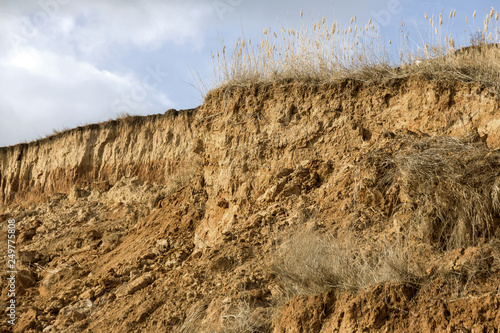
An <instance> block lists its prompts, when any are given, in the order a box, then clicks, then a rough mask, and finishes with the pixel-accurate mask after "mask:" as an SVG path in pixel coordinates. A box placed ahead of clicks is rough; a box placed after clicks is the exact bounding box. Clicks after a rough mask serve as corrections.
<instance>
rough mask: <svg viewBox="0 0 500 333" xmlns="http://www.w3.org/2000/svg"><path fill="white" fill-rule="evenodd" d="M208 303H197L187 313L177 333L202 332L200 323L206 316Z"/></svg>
mask: <svg viewBox="0 0 500 333" xmlns="http://www.w3.org/2000/svg"><path fill="white" fill-rule="evenodd" d="M207 307H208V304H206V303H204V302H201V303H199V304H195V305H194V306H193V307H191V309H190V310H189V312H188V313H187V315H186V318H185V319H184V322H183V323H182V325H181V326H180V327H179V328H178V329H177V330H176V332H177V333H192V332H200V324H201V322H202V320H203V318H204V317H205V314H206V311H207Z"/></svg>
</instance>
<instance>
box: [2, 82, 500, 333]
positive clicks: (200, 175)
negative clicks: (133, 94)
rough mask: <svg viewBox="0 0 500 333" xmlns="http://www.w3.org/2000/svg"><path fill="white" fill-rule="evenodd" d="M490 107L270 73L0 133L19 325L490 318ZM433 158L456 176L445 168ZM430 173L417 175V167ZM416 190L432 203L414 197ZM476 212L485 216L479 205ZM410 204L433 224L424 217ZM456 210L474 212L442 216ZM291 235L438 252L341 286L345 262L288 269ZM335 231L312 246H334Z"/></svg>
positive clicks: (73, 327)
mask: <svg viewBox="0 0 500 333" xmlns="http://www.w3.org/2000/svg"><path fill="white" fill-rule="evenodd" d="M499 106H500V101H499V99H498V98H497V96H496V95H495V94H493V93H492V92H490V91H488V89H487V88H486V87H484V86H482V85H480V84H478V83H463V82H435V81H432V80H430V79H428V78H426V77H423V76H414V77H410V78H404V79H390V80H387V81H381V82H378V83H365V82H360V81H355V80H343V81H340V82H336V83H329V84H304V83H297V82H277V83H274V84H258V85H257V84H256V85H249V86H241V87H232V88H226V89H219V90H215V91H212V92H210V93H209V94H208V96H207V97H206V99H205V102H204V104H203V105H201V106H200V107H198V108H196V109H192V110H181V111H175V110H169V111H167V112H166V113H165V114H163V115H154V116H146V117H126V118H122V119H118V120H113V121H108V122H105V123H101V124H96V125H87V126H82V127H78V128H75V129H72V130H68V131H64V132H62V133H59V134H57V135H54V136H50V137H47V138H45V139H42V140H39V141H35V142H30V143H27V144H20V145H16V146H11V147H4V148H0V188H1V191H0V203H1V204H2V206H1V208H0V217H2V219H3V220H6V219H9V218H14V219H16V221H18V233H19V234H18V240H19V243H18V252H19V253H18V256H19V259H18V261H19V264H18V270H19V272H20V273H19V274H20V275H19V283H20V285H19V296H18V299H19V300H20V306H19V308H18V316H19V318H18V319H19V322H18V325H16V326H15V328H14V329H15V330H17V331H18V332H21V331H24V332H27V331H28V330H29V329H31V330H33V331H42V330H44V332H50V331H58V332H59V331H64V330H66V331H67V332H77V331H87V332H100V331H107V332H127V331H157V330H166V331H178V332H194V331H199V332H211V331H221V332H231V331H234V332H244V331H248V332H261V331H262V332H268V331H273V330H274V332H292V331H301V332H320V331H321V332H331V331H341V332H347V331H357V330H359V329H368V330H370V331H377V332H378V331H380V332H382V331H387V330H390V331H394V332H396V331H397V332H406V331H408V330H409V329H413V330H417V331H447V330H449V329H452V330H453V329H456V330H458V329H460V327H464V328H467V329H472V328H473V327H479V326H481V325H483V326H481V327H483V329H484V330H489V329H490V328H492V327H498V325H499V324H500V322H499V320H500V317H499V316H497V315H496V314H497V313H499V312H498V311H497V310H498V307H499V304H500V303H499V301H500V299H499V298H498V296H497V294H496V291H495V290H496V286H498V281H499V280H500V271H499V267H500V264H499V263H498V262H497V261H498V258H499V256H497V254H496V252H495V250H494V249H495V246H494V243H492V242H494V241H495V240H496V238H495V237H494V234H495V232H496V225H497V220H498V203H497V201H496V199H495V198H496V197H495V195H496V193H497V192H495V191H496V190H495V188H496V187H495V186H496V185H495V184H497V179H499V178H498V177H499V176H500V175H499V173H500V172H499V171H498V170H500V169H498V166H499V165H500V162H499V161H500V156H499V153H498V151H497V150H498V149H499V148H500V133H499V131H498V128H499V125H500V113H499V112H498V110H499ZM426 152H427V153H429V154H427V155H426ZM431 152H432V154H433V155H432V156H431V155H430V153H431ZM408 156H410V157H414V158H415V160H416V161H420V162H418V163H417V162H415V163H416V164H415V163H414V164H410V163H409V162H408V158H409V157H408ZM405 158H406V159H405ZM430 160H432V163H434V164H425V163H427V162H426V161H430ZM438 162H439V163H444V162H446V163H445V164H446V165H448V166H453V167H454V168H453V169H451V167H450V169H449V171H447V172H449V174H452V173H453V175H454V176H453V177H451V176H450V177H447V176H446V175H444V174H443V175H440V171H439V170H441V169H443V166H442V165H441V164H439V163H438ZM405 163H406V164H405ZM419 163H420V164H419ZM429 163H430V162H429ZM424 164H425V165H424ZM445 164H443V165H445ZM414 165H424V167H425V168H423V169H418V168H417V167H414ZM434 165H438V167H437V169H432V168H434V167H435V166H434ZM455 166H456V168H455ZM439 168H441V169H439ZM443 170H444V169H443ZM446 170H448V169H446ZM391 172H393V173H391ZM426 172H427V173H428V177H427V176H425V175H427V174H426ZM454 172H456V174H455V173H454ZM419 173H423V174H424V177H423V178H422V177H421V178H418V179H423V180H419V181H417V180H415V179H417V178H415V177H416V176H415V177H414V178H412V175H416V174H419ZM408 174H410V176H408ZM479 174H481V175H482V176H477V177H476V176H475V175H479ZM438 176H439V177H438ZM432 177H438V178H436V179H437V180H436V181H435V182H432V183H429V184H430V185H429V186H430V187H429V188H427V189H425V190H429V191H430V192H429V193H434V194H435V197H436V198H434V199H433V198H431V196H432V195H429V196H428V197H427V198H422V197H419V196H418V193H417V192H415V191H413V188H414V187H415V186H417V185H418V184H419V182H420V184H422V183H423V182H425V180H426V179H427V178H429V179H430V178H432ZM471 179H473V181H474V183H473V184H472V183H471V182H472V180H471ZM412 182H413V183H412ZM433 184H434V185H433ZM443 184H444V185H443ZM410 185H411V186H410ZM441 185H442V186H443V187H440V186H441ZM412 186H413V187H412ZM432 186H436V187H435V188H434V187H432ZM444 188H446V189H444ZM457 189H459V190H460V191H462V192H460V193H459V194H460V195H461V194H463V193H465V195H466V196H468V198H467V199H461V197H460V195H459V194H457V193H458V192H457V193H455V192H453V191H456V190H457ZM412 191H413V192H412ZM450 191H451V192H450ZM421 192H422V191H421ZM422 193H423V192H422ZM450 193H451V194H450ZM483 196H484V198H488V199H487V200H486V201H485V200H483V199H484V198H483ZM476 197H477V200H476ZM445 199H446V200H445ZM425 200H427V201H425ZM461 200H462V201H461ZM464 200H465V201H464ZM443 202H445V203H444V204H443ZM479 202H485V203H484V205H483V206H484V207H483V206H481V205H480V204H479ZM464 203H467V204H464ZM424 204H425V205H426V207H433V208H432V209H433V210H432V211H430V210H431V209H429V211H425V210H419V208H422V207H423V206H424ZM468 204H470V205H471V207H470V209H469V208H467V209H468V210H467V211H465V210H464V212H463V214H462V212H461V211H460V209H458V210H456V211H457V213H456V214H457V215H456V216H455V215H453V214H455V213H451V211H452V210H453V207H451V208H450V206H454V205H462V206H464V205H465V206H467V205H468ZM445 205H448V206H447V208H445V207H444V206H445ZM416 207H418V208H416ZM447 209H448V210H447ZM479 211H481V212H483V213H484V218H482V219H476V220H474V219H472V218H470V216H469V215H471V214H476V213H477V212H479ZM443 212H444V213H443ZM417 213H418V214H420V215H418V216H420V218H421V219H422V221H424V220H425V221H424V222H425V223H427V224H425V223H424V222H422V224H421V225H418V226H417V227H416V226H415V225H414V224H413V222H414V221H415V220H416V219H415V216H417V215H416V214H417ZM440 214H441V215H440ZM447 214H448V215H450V216H452V217H453V218H455V220H457V221H462V222H463V223H462V222H460V223H462V224H461V225H460V226H459V227H454V226H451V227H449V226H447V227H441V225H440V224H439V223H441V222H443V223H444V222H446V223H448V220H447V217H446V216H447ZM445 215H446V216H445ZM476 215H478V214H476ZM479 215H480V214H479ZM467 216H469V217H467ZM481 216H483V215H481ZM436 221H437V222H436ZM450 223H451V222H450ZM429 225H431V227H429ZM479 227H480V229H481V230H483V231H477V230H478V228H479ZM424 228H427V229H425V230H424ZM460 228H462V229H460ZM416 229H418V230H419V231H418V233H415V234H413V232H414V230H416ZM2 230H6V227H2ZM429 230H430V231H429ZM460 230H464V231H463V232H461V233H460V234H458V233H459V232H460ZM426 232H427V233H426ZM429 232H430V233H431V234H429ZM436 234H439V235H438V236H435V235H436ZM294 235H303V236H300V237H302V238H304V239H309V240H310V243H311V244H312V243H315V244H316V243H317V244H323V243H322V239H324V237H333V239H335V241H334V242H338V243H339V246H340V248H341V249H345V248H346V247H348V241H349V242H351V243H349V244H356V246H355V248H356V250H352V251H353V253H354V252H356V255H355V256H354V257H352V258H360V257H362V256H366V258H371V259H366V262H365V264H366V265H368V266H370V265H372V266H370V267H371V268H372V269H371V271H374V270H375V269H374V267H379V266H380V267H382V266H383V265H382V261H380V259H376V260H375V259H373V258H378V257H380V251H382V249H387V248H388V247H387V244H392V245H394V244H396V243H398V242H399V241H401V239H403V240H404V242H403V243H404V244H407V245H406V247H403V248H402V249H400V250H401V251H402V252H401V253H403V254H401V256H400V257H397V258H399V259H398V260H400V261H399V263H400V264H401V262H408V261H411V262H412V263H413V262H415V263H416V262H420V261H421V259H422V258H427V259H428V260H424V261H425V263H424V264H423V265H424V266H425V267H423V268H422V267H420V268H418V267H413V266H411V265H410V266H411V267H409V266H408V267H406V266H405V267H406V268H405V269H406V271H405V272H406V275H404V274H400V275H398V274H396V273H394V272H395V270H392V271H391V272H392V273H391V274H392V275H391V277H387V278H385V277H384V278H380V277H377V278H374V280H373V281H371V280H370V281H371V282H367V283H360V282H359V281H358V282H356V283H354V284H353V283H347V282H339V281H344V280H342V279H341V278H340V277H335V279H334V280H335V281H337V282H335V283H333V282H332V280H331V279H330V277H332V276H337V275H335V274H337V273H335V274H333V273H328V274H327V273H325V274H326V275H325V276H330V277H328V278H325V280H321V279H320V280H317V277H315V278H313V277H307V276H302V275H300V274H306V273H304V272H301V273H300V274H299V273H297V272H295V271H293V267H291V266H295V267H299V266H300V265H302V264H304V261H301V262H297V263H295V264H293V265H291V266H290V261H291V260H292V258H290V257H289V256H290V253H294V252H293V251H298V250H296V249H295V250H294V248H293V246H294V244H295V246H298V245H297V244H301V245H300V246H305V245H307V244H303V243H300V242H298V241H297V240H296V238H295V236H294ZM311 235H312V236H311ZM405 235H406V238H405ZM448 236H449V237H448ZM459 236H460V237H461V238H460V237H459ZM308 237H312V238H308ZM318 237H319V238H318ZM401 237H402V238H401ZM444 238H446V239H444ZM459 238H460V239H459ZM448 239H453V240H456V242H457V243H453V244H452V243H449V242H447V240H448ZM330 243H331V242H327V243H325V244H330ZM398 244H399V243H398ZM457 244H458V245H457ZM5 246H6V245H3V246H2V251H4V250H5V249H4V247H5ZM328 246H330V245H324V247H322V248H320V249H319V250H318V249H317V250H318V251H319V252H315V253H316V254H315V256H313V257H314V258H316V256H318V257H321V256H325V257H328V256H330V255H333V254H332V253H330V252H329V251H331V249H330V248H329V247H328ZM409 248H412V249H418V251H420V252H418V251H416V250H415V251H416V252H415V251H413V250H412V251H413V252H411V253H410V252H408V251H409ZM391 249H393V250H394V246H392V247H391ZM5 251H6V250H5ZM307 251H308V250H307V249H306V250H304V251H302V250H301V251H299V252H297V253H305V252H307ZM325 251H326V252H325ZM384 251H385V250H384ZM334 252H335V251H334ZM417 252H418V253H417ZM4 253H5V252H4ZM297 253H296V255H294V256H293V260H298V259H297V258H299V259H300V255H299V254H297ZM328 258H329V257H328ZM348 258H351V257H349V256H348ZM352 258H351V259H352ZM478 258H479V259H478ZM485 258H486V259H485ZM2 260H3V261H5V260H6V259H5V258H3V259H2ZM304 260H305V261H307V262H311V257H307V258H305V259H304ZM349 260H350V259H349ZM353 260H354V259H353ZM356 260H357V259H356ZM481 260H483V261H484V260H486V261H487V262H488V264H487V265H486V266H487V268H484V267H483V266H481V263H482V262H483V261H481ZM3 261H2V265H3ZM318 265H319V266H314V267H316V269H315V270H314V271H316V272H317V271H321V270H323V269H325V270H327V269H326V268H325V267H323V266H321V265H323V264H321V265H320V264H318ZM368 266H367V267H368ZM360 267H361V265H360ZM384 267H385V266H384ZM440 267H447V268H446V269H441V268H440ZM471 267H474V269H476V271H474V272H476V273H477V272H479V271H480V274H479V273H477V274H476V273H471V272H472V270H473V269H472V268H471ZM329 269H330V268H329ZM332 269H334V268H332ZM360 269H361V268H360ZM377 269H378V268H377ZM306 271H307V270H306ZM357 272H358V273H357V274H358V275H359V274H362V272H363V271H361V270H360V271H357ZM457 272H458V273H457ZM311 274H313V273H311ZM314 274H315V273H314ZM314 274H313V275H314ZM306 275H307V274H306ZM336 279H339V280H336ZM464 279H465V280H464ZM2 281H5V279H3V280H2ZM377 281H378V282H377ZM2 283H4V282H2ZM358 284H359V285H358ZM341 285H342V287H339V286H341ZM354 285H355V286H354ZM353 286H354V287H353ZM471 286H473V287H471ZM2 287H3V290H5V287H4V285H2ZM458 290H459V291H458ZM384 297H385V298H384ZM7 300H8V298H7V297H6V293H5V292H4V293H3V295H2V301H3V302H6V301H7ZM429 307H430V309H429ZM423 308H426V309H427V310H426V311H422V309H423ZM490 309H495V310H490ZM434 310H436V311H434ZM2 325H3V326H2V327H3V328H4V329H5V330H7V326H6V325H5V324H4V323H2ZM478 325H479V326H478Z"/></svg>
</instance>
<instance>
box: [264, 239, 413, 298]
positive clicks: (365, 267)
mask: <svg viewBox="0 0 500 333" xmlns="http://www.w3.org/2000/svg"><path fill="white" fill-rule="evenodd" d="M360 249H362V247H361V246H360V242H359V241H349V242H347V243H346V244H341V243H340V242H339V241H338V240H337V239H335V238H333V237H330V236H326V235H319V234H316V233H305V234H299V235H296V236H294V237H292V238H291V239H289V240H288V241H287V242H285V243H283V245H282V246H281V247H280V249H279V250H278V251H277V253H276V256H275V259H274V262H273V269H274V271H275V272H276V273H277V275H278V277H279V278H280V281H281V284H282V287H283V291H284V294H285V295H284V296H285V298H290V297H293V296H295V295H300V294H318V293H321V292H323V291H327V290H339V291H346V290H348V291H359V290H361V289H363V288H365V287H368V286H370V285H374V284H378V283H383V282H387V281H400V282H403V281H405V282H412V283H418V281H419V280H420V276H421V273H420V272H419V271H418V270H416V269H415V267H411V265H412V264H411V263H410V261H409V255H410V252H409V247H408V246H403V245H402V244H401V243H400V242H396V243H393V244H386V245H385V246H383V247H382V248H381V249H379V250H376V251H375V250H374V251H372V252H370V253H363V252H360Z"/></svg>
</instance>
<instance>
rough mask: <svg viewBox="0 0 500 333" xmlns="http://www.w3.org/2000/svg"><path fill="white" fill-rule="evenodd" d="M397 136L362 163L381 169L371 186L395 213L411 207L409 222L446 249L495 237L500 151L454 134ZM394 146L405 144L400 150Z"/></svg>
mask: <svg viewBox="0 0 500 333" xmlns="http://www.w3.org/2000/svg"><path fill="white" fill-rule="evenodd" d="M395 140H396V142H392V143H391V147H388V148H382V149H381V150H375V151H373V152H371V153H370V154H368V156H365V162H363V163H365V166H364V167H367V168H370V167H373V166H375V167H376V168H377V169H378V171H377V174H378V175H377V176H376V178H377V179H378V182H377V184H375V185H373V184H372V185H370V186H376V187H378V189H379V190H380V192H381V193H382V194H383V196H384V197H385V198H387V200H388V201H390V202H391V205H393V207H394V210H393V212H392V215H394V214H395V212H398V211H399V212H409V213H410V215H409V216H411V221H407V222H406V227H407V228H412V230H416V231H418V232H417V236H418V237H419V238H421V239H423V240H424V241H426V242H428V243H430V244H433V245H436V246H438V247H439V248H441V249H453V248H458V247H467V246H471V245H476V244H478V242H479V241H480V240H481V239H490V238H491V237H492V236H493V235H494V233H495V231H496V229H497V225H496V223H494V221H495V218H496V217H498V214H499V212H500V210H499V208H500V178H499V177H498V167H499V166H500V153H498V152H495V151H491V150H490V149H488V148H487V147H486V146H485V145H484V144H483V143H467V142H466V141H462V140H458V139H454V138H445V137H429V138H423V139H420V140H415V139H414V138H408V137H402V138H398V139H395ZM394 146H399V147H400V148H399V149H398V150H397V153H396V154H393V153H392V149H393V147H394ZM363 163H362V164H363ZM362 183H363V182H358V184H362ZM362 186H365V185H362ZM408 230H409V229H408Z"/></svg>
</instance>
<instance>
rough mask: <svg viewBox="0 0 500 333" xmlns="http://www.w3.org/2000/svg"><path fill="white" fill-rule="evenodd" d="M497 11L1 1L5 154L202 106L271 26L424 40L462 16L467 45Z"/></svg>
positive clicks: (0, 126) (0, 135) (388, 1)
mask: <svg viewBox="0 0 500 333" xmlns="http://www.w3.org/2000/svg"><path fill="white" fill-rule="evenodd" d="M495 2H497V0H494V1H491V0H478V1H474V2H471V1H448V0H447V1H425V0H423V1H408V0H380V1H379V0H351V1H336V0H334V1H332V0H324V1H321V0H320V1H298V0H286V1H284V0H278V1H271V0H267V1H262V0H254V1H250V0H184V1H182V0H165V1H160V0H141V1H139V0H137V1H133V0H85V1H83V0H2V1H1V2H0V147H2V146H8V145H14V144H17V143H20V142H29V141H32V140H35V139H37V138H43V137H45V136H47V135H50V134H52V133H53V131H54V130H56V131H61V130H64V129H68V128H73V127H76V126H80V125H84V124H88V123H95V122H101V121H106V120H108V119H111V118H116V117H117V116H119V115H121V114H125V113H128V114H132V115H147V114H156V113H163V112H165V111H166V110H168V109H171V108H175V109H178V110H179V109H188V108H193V107H196V106H198V105H200V104H201V103H202V102H203V91H202V90H203V89H200V87H199V86H200V85H199V82H200V81H199V79H200V78H201V80H202V81H204V82H206V83H208V86H209V87H210V82H212V78H213V70H212V66H211V61H212V57H211V52H212V51H213V52H214V53H215V52H216V51H217V50H220V49H221V46H222V44H223V43H224V44H225V45H231V43H233V42H234V41H235V40H237V39H238V38H239V37H241V36H245V38H252V40H254V41H255V40H259V39H260V38H261V37H262V32H263V29H264V28H266V27H273V28H274V29H275V30H277V29H279V28H280V27H281V26H284V27H291V26H294V27H299V26H301V25H302V22H304V21H301V18H300V11H301V9H303V11H304V20H305V22H306V24H308V22H311V23H313V22H315V21H317V20H318V19H320V18H322V17H323V16H325V17H326V20H328V21H330V22H333V21H338V22H339V24H340V26H341V27H342V26H348V25H349V22H350V19H351V18H352V17H353V15H356V16H357V21H358V22H365V23H366V22H368V20H369V19H370V18H372V22H374V23H375V24H376V25H377V26H378V28H379V33H380V34H381V35H382V36H383V37H384V38H388V39H391V38H397V37H395V36H396V34H397V33H399V27H400V23H401V21H402V20H403V21H404V22H405V24H406V25H409V26H410V27H414V28H415V29H413V30H414V31H413V32H412V34H411V37H414V38H421V37H420V29H418V28H417V27H425V29H427V22H426V21H425V18H424V13H425V12H427V13H428V14H429V15H432V14H436V15H438V14H439V13H440V12H441V11H443V13H444V15H448V13H449V12H450V11H451V10H456V11H457V14H456V16H457V17H458V18H461V19H463V20H462V21H463V22H464V23H463V25H462V24H460V25H458V24H457V25H456V26H453V27H447V29H448V30H449V31H450V32H452V33H456V34H457V36H461V37H462V38H464V39H467V38H468V36H467V34H468V32H467V31H466V32H465V33H464V31H463V30H464V28H466V25H465V19H464V18H465V16H466V15H467V16H468V17H471V16H472V13H473V11H474V10H477V13H478V16H481V17H483V16H484V14H485V13H487V12H489V11H490V10H491V8H492V7H494V5H495ZM498 7H499V8H497V9H499V10H500V5H498ZM457 22H461V21H457ZM409 29H412V28H409ZM422 30H423V29H422Z"/></svg>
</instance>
